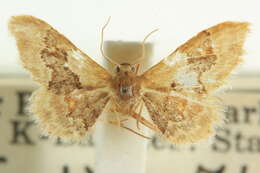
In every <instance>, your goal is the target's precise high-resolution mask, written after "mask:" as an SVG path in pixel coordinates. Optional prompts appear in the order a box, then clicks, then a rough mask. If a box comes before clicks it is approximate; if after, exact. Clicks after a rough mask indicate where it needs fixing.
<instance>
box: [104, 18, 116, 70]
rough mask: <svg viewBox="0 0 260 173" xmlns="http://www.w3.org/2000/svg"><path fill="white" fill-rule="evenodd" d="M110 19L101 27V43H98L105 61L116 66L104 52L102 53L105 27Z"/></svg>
mask: <svg viewBox="0 0 260 173" xmlns="http://www.w3.org/2000/svg"><path fill="white" fill-rule="evenodd" d="M110 19H111V16H109V18H108V19H107V22H106V24H105V25H104V26H103V27H102V30H101V41H100V51H101V54H102V56H103V57H104V58H105V59H107V61H109V62H110V63H112V64H114V65H118V64H117V63H116V62H115V61H113V60H112V59H111V58H110V57H108V56H106V55H105V53H104V51H103V45H104V30H105V29H106V27H107V25H108V24H109V22H110Z"/></svg>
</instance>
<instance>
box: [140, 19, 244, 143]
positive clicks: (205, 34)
mask: <svg viewBox="0 0 260 173" xmlns="http://www.w3.org/2000/svg"><path fill="white" fill-rule="evenodd" d="M248 25H249V24H248V23H242V22H224V23H221V24H218V25H215V26H213V27H211V28H209V29H207V30H204V31H202V32H200V33H199V34H198V35H196V36H195V37H193V38H192V39H190V40H189V41H187V42H186V43H185V44H183V45H182V46H180V47H179V48H178V49H177V50H175V51H174V52H173V53H172V54H171V55H170V56H168V57H166V58H164V59H163V60H162V61H161V62H160V63H159V64H157V65H155V66H154V67H152V68H151V69H150V70H148V71H147V72H145V73H144V74H143V75H142V76H141V78H142V80H143V82H142V95H143V100H144V102H145V105H146V107H147V109H148V111H149V113H150V115H151V117H152V119H153V122H154V123H155V124H156V125H157V127H158V128H159V129H160V131H161V132H162V134H163V135H164V136H165V137H167V138H168V139H169V140H171V141H172V142H173V143H189V142H195V141H197V140H199V139H203V138H206V137H208V136H209V135H211V134H212V132H213V131H214V128H213V127H214V124H217V123H218V122H220V120H221V116H220V112H219V108H218V107H217V106H216V100H217V98H216V97H215V96H213V91H215V90H216V89H217V88H219V87H220V86H222V85H223V84H224V83H225V79H226V78H227V77H228V76H229V74H230V73H231V71H232V70H233V69H234V68H235V67H236V66H237V65H238V64H239V63H240V62H241V61H242V59H241V56H242V54H243V44H244V41H245V37H246V34H247V33H248Z"/></svg>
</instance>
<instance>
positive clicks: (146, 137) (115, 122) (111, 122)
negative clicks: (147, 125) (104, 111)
mask: <svg viewBox="0 0 260 173" xmlns="http://www.w3.org/2000/svg"><path fill="white" fill-rule="evenodd" d="M126 120H128V119H123V120H121V121H120V125H119V127H121V128H123V129H126V130H128V131H130V132H132V133H134V134H136V135H138V136H141V137H143V138H145V139H152V138H151V137H148V136H145V135H143V134H141V133H138V132H136V131H134V130H133V129H131V128H129V127H126V126H125V125H124V124H123V122H124V121H126ZM109 123H110V124H113V125H116V126H117V125H118V122H117V121H109Z"/></svg>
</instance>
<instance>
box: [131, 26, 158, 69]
mask: <svg viewBox="0 0 260 173" xmlns="http://www.w3.org/2000/svg"><path fill="white" fill-rule="evenodd" d="M158 30H159V29H158V28H157V29H155V30H153V31H152V32H150V33H149V34H147V35H146V36H145V37H144V39H143V41H142V56H141V58H139V59H138V60H137V61H136V62H135V63H134V64H137V63H138V62H140V61H142V60H143V59H144V57H145V46H144V45H145V42H146V40H147V39H148V38H149V37H150V36H151V35H152V34H153V33H155V32H157V31H158Z"/></svg>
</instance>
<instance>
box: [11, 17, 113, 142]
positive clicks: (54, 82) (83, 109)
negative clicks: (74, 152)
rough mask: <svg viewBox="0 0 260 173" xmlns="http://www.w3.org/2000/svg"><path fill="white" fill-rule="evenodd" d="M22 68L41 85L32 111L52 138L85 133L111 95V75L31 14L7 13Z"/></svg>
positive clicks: (34, 98)
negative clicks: (15, 14)
mask: <svg viewBox="0 0 260 173" xmlns="http://www.w3.org/2000/svg"><path fill="white" fill-rule="evenodd" d="M9 30H10V31H11V33H12V34H13V35H14V36H15V39H16V41H17V46H18V49H19V54H20V58H21V62H22V64H23V66H24V67H25V68H26V69H27V70H29V71H30V72H31V74H32V77H33V79H34V80H35V81H37V82H39V83H40V84H41V85H42V88H40V89H39V90H38V91H36V93H34V96H33V98H32V106H31V108H32V111H33V113H34V114H35V115H36V116H37V118H38V119H39V122H40V124H41V126H43V127H44V129H45V130H46V131H47V132H48V133H49V134H50V135H53V136H62V137H68V138H73V139H75V138H79V137H82V136H84V135H86V133H87V131H88V130H89V128H90V127H91V126H92V125H93V124H94V123H95V121H96V119H97V117H98V116H99V115H100V114H101V112H102V110H103V109H104V107H105V105H106V103H107V102H108V100H109V98H110V95H111V93H110V91H111V89H110V82H111V75H110V74H109V73H108V72H107V71H106V70H105V69H103V68H102V67H101V66H100V65H98V64H97V63H95V62H94V61H93V60H92V59H91V58H89V57H88V56H87V55H86V54H84V53H83V52H82V51H80V50H79V49H78V48H77V47H75V46H74V45H73V44H72V43H71V42H70V41H69V40H68V39H66V38H65V37H64V36H63V35H61V34H60V33H58V32H57V31H56V30H55V29H53V28H52V27H51V26H50V25H49V24H47V23H46V22H44V21H42V20H40V19H37V18H35V17H32V16H27V15H22V16H15V17H12V18H11V20H10V22H9Z"/></svg>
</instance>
